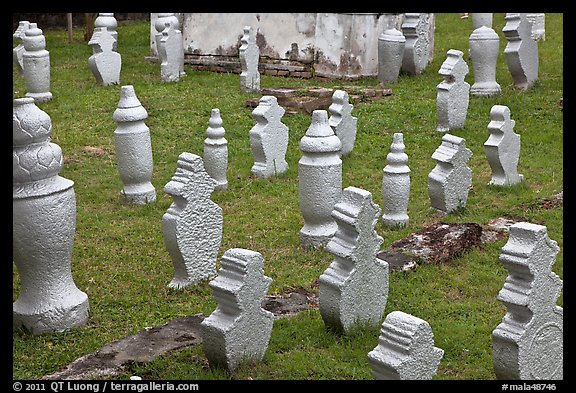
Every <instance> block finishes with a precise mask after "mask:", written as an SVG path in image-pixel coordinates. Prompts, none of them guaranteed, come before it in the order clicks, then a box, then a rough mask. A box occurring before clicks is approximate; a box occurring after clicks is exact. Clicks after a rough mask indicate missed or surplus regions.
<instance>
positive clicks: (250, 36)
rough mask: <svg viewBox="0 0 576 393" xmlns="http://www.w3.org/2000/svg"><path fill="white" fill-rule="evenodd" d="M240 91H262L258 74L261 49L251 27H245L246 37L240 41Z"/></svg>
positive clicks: (243, 36)
mask: <svg viewBox="0 0 576 393" xmlns="http://www.w3.org/2000/svg"><path fill="white" fill-rule="evenodd" d="M240 43H241V45H240V48H239V49H238V54H239V56H240V68H241V69H242V72H241V73H240V89H241V90H242V91H244V92H248V93H254V92H259V91H260V72H258V62H259V60H260V49H259V48H258V45H257V44H256V35H255V34H254V33H253V32H252V27H251V26H244V35H242V38H241V39H240Z"/></svg>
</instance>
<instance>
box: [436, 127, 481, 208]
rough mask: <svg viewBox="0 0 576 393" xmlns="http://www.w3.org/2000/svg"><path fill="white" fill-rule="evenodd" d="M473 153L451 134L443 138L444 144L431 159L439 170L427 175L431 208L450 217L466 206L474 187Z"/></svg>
mask: <svg viewBox="0 0 576 393" xmlns="http://www.w3.org/2000/svg"><path fill="white" fill-rule="evenodd" d="M470 157H472V151H470V149H468V148H467V147H466V140H465V139H463V138H460V137H457V136H454V135H451V134H445V135H444V136H443V137H442V144H441V145H440V146H439V147H438V148H437V149H436V151H435V152H434V154H432V158H433V159H434V160H436V166H435V167H434V169H432V171H431V172H430V173H429V174H428V195H429V197H430V203H431V204H432V207H433V208H435V209H437V210H440V211H443V212H445V213H450V212H452V211H454V210H456V209H458V208H460V207H465V206H466V201H467V200H468V190H469V189H470V186H471V185H472V170H471V169H470V168H469V167H468V166H467V162H468V160H469V159H470Z"/></svg>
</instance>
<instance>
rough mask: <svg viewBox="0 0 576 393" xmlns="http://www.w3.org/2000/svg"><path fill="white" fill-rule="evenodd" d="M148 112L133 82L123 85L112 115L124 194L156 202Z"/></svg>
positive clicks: (130, 200)
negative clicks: (115, 124)
mask: <svg viewBox="0 0 576 393" xmlns="http://www.w3.org/2000/svg"><path fill="white" fill-rule="evenodd" d="M147 118H148V112H146V109H144V107H143V106H142V104H141V103H140V100H138V97H136V93H135V91H134V86H132V85H126V86H122V87H121V89H120V101H118V107H117V108H116V110H115V111H114V114H113V115H112V119H114V121H115V122H116V123H117V127H116V130H115V131H114V146H115V149H116V158H117V159H118V171H119V172H120V178H121V179H122V182H123V183H124V187H123V189H122V191H121V194H122V196H123V198H124V200H125V201H127V202H128V203H132V204H136V205H145V204H147V203H153V202H156V189H155V188H154V186H153V185H152V183H151V180H152V170H153V166H154V162H153V159H152V141H151V140H150V129H149V128H148V126H147V125H146V124H145V123H144V120H146V119H147Z"/></svg>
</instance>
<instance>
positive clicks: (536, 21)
mask: <svg viewBox="0 0 576 393" xmlns="http://www.w3.org/2000/svg"><path fill="white" fill-rule="evenodd" d="M526 19H528V21H529V22H530V23H532V30H531V33H532V34H531V37H532V39H534V40H536V41H546V14H544V13H540V14H526Z"/></svg>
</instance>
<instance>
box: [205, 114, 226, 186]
mask: <svg viewBox="0 0 576 393" xmlns="http://www.w3.org/2000/svg"><path fill="white" fill-rule="evenodd" d="M225 134H226V130H224V127H222V117H221V116H220V109H212V115H211V116H210V120H209V121H208V128H207V129H206V139H204V168H205V169H206V172H208V174H209V175H210V177H212V179H214V180H216V187H215V188H214V191H226V190H227V189H228V180H226V169H227V168H228V141H227V140H226V138H225V137H224V135H225Z"/></svg>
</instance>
